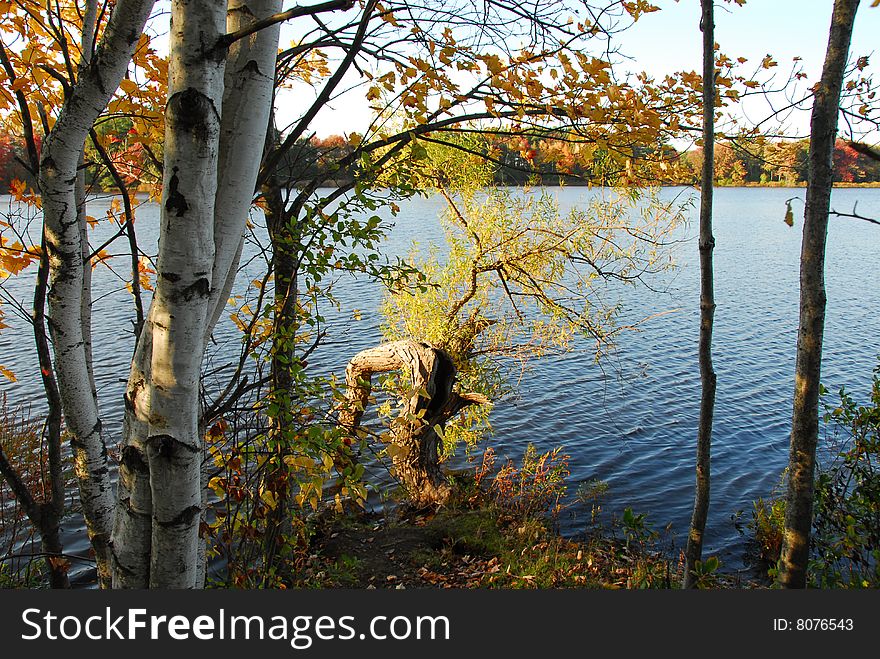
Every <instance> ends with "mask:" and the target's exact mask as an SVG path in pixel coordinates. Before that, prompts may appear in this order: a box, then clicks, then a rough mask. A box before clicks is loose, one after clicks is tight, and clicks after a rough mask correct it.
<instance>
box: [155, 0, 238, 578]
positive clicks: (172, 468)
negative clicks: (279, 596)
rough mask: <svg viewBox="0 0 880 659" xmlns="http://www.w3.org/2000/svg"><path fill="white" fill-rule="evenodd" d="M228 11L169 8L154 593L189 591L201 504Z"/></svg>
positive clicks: (187, 4)
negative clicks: (203, 393)
mask: <svg viewBox="0 0 880 659" xmlns="http://www.w3.org/2000/svg"><path fill="white" fill-rule="evenodd" d="M225 27H226V6H225V5H224V4H220V3H217V2H215V1H213V0H174V1H173V2H172V5H171V33H170V47H171V56H170V61H171V64H170V68H169V85H168V104H167V106H166V109H165V126H166V128H165V168H164V180H163V192H162V210H161V220H160V240H159V259H158V264H157V281H156V290H155V293H154V296H153V301H152V304H151V305H150V312H149V315H148V318H147V326H149V333H150V335H151V339H152V341H151V342H152V354H151V356H150V374H149V377H148V378H147V382H146V392H147V399H148V405H149V431H148V436H147V441H146V454H147V461H148V464H149V471H150V492H151V504H152V506H151V507H152V520H151V522H152V524H151V527H152V528H151V543H150V571H149V576H150V579H149V585H150V587H151V588H195V587H198V586H201V584H198V583H197V575H198V574H199V570H198V542H199V537H198V527H199V518H200V513H201V506H202V496H201V480H202V479H201V462H202V438H201V436H200V433H199V380H200V370H201V362H202V355H203V354H204V349H205V325H206V323H207V322H208V301H209V297H210V292H211V276H212V271H213V265H214V229H213V225H214V208H215V205H214V199H215V194H216V192H217V159H218V151H219V142H220V113H221V108H222V101H223V74H224V64H225V54H226V53H225V49H222V50H221V49H218V47H217V46H218V44H219V43H220V38H221V37H222V36H223V34H224V33H225Z"/></svg>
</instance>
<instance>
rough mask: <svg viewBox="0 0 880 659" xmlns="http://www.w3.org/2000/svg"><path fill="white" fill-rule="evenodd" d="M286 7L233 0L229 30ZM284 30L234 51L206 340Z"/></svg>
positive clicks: (239, 233)
mask: <svg viewBox="0 0 880 659" xmlns="http://www.w3.org/2000/svg"><path fill="white" fill-rule="evenodd" d="M281 7H282V1H281V0H230V2H229V13H228V17H227V19H226V29H227V32H228V33H229V34H234V33H236V32H239V31H241V30H244V29H247V28H249V27H251V26H253V25H255V24H257V23H258V22H259V21H260V20H263V19H266V18H269V17H270V16H273V15H275V14H277V13H278V12H280V11H281ZM280 31H281V24H280V23H278V24H276V25H273V26H271V27H268V28H264V29H262V30H260V31H258V32H255V33H254V34H251V35H250V36H248V37H245V38H243V39H239V40H238V41H236V42H234V43H233V44H232V45H231V46H230V48H229V53H228V58H227V62H226V75H225V91H224V94H223V117H222V119H221V124H220V156H219V162H218V169H217V181H218V184H217V200H216V205H215V214H214V249H215V256H214V269H213V272H212V276H211V297H210V301H209V307H208V308H209V310H210V311H209V313H210V316H209V322H208V323H207V324H206V327H205V332H206V338H207V336H210V334H211V332H212V331H213V329H214V326H215V325H216V324H217V321H218V320H219V318H220V315H221V314H222V313H223V309H224V307H225V306H226V300H227V299H228V297H229V293H230V291H231V290H232V284H233V282H234V280H235V271H236V270H237V268H238V259H239V257H240V254H241V241H242V238H243V236H244V230H245V223H246V221H247V217H248V211H249V210H250V207H251V204H252V202H253V198H254V192H255V188H256V184H257V174H258V172H259V169H260V162H261V161H262V156H263V147H264V144H265V138H266V124H267V122H268V121H269V113H270V110H271V107H272V100H273V89H274V86H275V58H276V56H277V53H278V38H279V34H280Z"/></svg>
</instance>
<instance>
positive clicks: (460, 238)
mask: <svg viewBox="0 0 880 659" xmlns="http://www.w3.org/2000/svg"><path fill="white" fill-rule="evenodd" d="M466 147H467V148H466V149H464V150H461V149H452V148H449V147H445V148H442V147H439V146H437V145H433V144H429V145H428V146H427V148H426V149H425V150H426V154H425V157H424V158H423V159H422V161H421V162H420V167H419V169H418V170H417V171H416V172H414V173H413V176H414V177H416V180H418V181H421V185H422V186H431V187H432V188H433V189H436V190H438V191H439V192H440V194H442V195H443V196H444V197H445V199H446V201H447V207H446V210H445V212H444V214H443V216H442V217H441V222H442V226H443V229H444V235H445V238H446V243H447V246H448V250H443V251H441V250H440V249H439V248H438V247H436V246H431V247H430V248H429V249H428V250H419V248H418V246H415V247H414V250H413V252H412V256H411V260H412V262H413V264H414V266H415V267H416V268H417V269H418V270H419V271H420V272H421V273H422V275H423V276H424V279H425V285H424V286H422V287H420V288H419V289H418V290H417V291H396V290H391V291H389V292H388V293H387V294H386V296H385V298H384V300H383V304H382V314H383V316H384V318H385V320H386V322H385V324H384V326H383V332H384V334H385V336H386V338H387V339H388V340H397V339H401V338H406V339H414V340H417V341H421V342H425V343H428V344H430V345H432V346H435V347H437V348H441V349H443V350H445V351H447V352H448V353H449V354H450V356H451V357H452V359H453V362H454V363H455V366H456V368H457V370H458V379H459V386H460V387H461V388H462V389H463V390H467V391H475V392H478V393H481V394H483V395H485V396H487V397H488V398H489V399H490V400H492V401H497V400H499V399H500V398H502V397H503V396H504V395H506V394H507V393H509V392H510V391H511V390H512V382H514V379H515V374H516V373H517V372H520V373H521V372H522V370H523V369H524V368H525V366H526V364H527V362H528V361H529V360H531V359H534V358H538V357H541V356H544V355H548V354H551V353H554V352H564V351H567V350H571V349H573V348H574V346H575V345H576V342H577V341H578V340H579V339H582V338H584V337H587V338H589V339H592V340H593V342H594V345H595V351H596V355H597V357H598V355H599V354H600V353H601V352H602V351H604V350H605V349H607V348H608V346H609V345H610V344H611V342H612V340H613V337H614V336H615V334H616V333H617V332H618V331H620V330H621V329H623V328H621V327H617V326H616V324H615V317H616V313H617V309H616V307H615V306H614V305H613V304H606V303H604V301H603V298H604V296H603V294H602V293H603V288H605V287H606V286H608V283H609V282H612V283H618V284H623V285H627V284H633V283H635V282H637V281H639V280H640V279H641V278H642V277H648V276H650V275H651V274H653V273H656V272H658V271H660V270H662V269H664V268H666V267H668V266H669V265H670V261H669V259H668V256H667V254H666V253H665V251H664V249H663V247H664V243H665V242H666V241H667V240H668V239H669V235H670V233H671V231H672V229H673V228H674V226H675V225H676V223H677V222H678V220H679V219H680V212H681V209H680V208H677V207H676V206H675V205H666V204H663V203H661V202H660V201H659V199H658V198H657V197H656V196H655V193H654V191H645V192H643V191H639V190H634V189H629V190H620V191H612V192H608V193H604V194H603V193H597V194H595V195H593V196H592V197H591V199H590V201H588V202H587V203H586V204H585V205H583V206H578V207H576V208H573V209H571V210H568V211H564V210H562V209H561V208H560V207H559V204H558V202H557V201H556V199H555V197H554V196H553V194H552V193H550V192H549V191H547V190H537V191H533V190H525V191H521V190H510V189H506V188H493V187H488V188H485V187H483V186H484V185H487V184H488V183H490V182H491V177H492V170H491V168H489V167H487V165H486V162H485V160H484V159H481V158H480V157H479V155H478V154H479V152H480V149H481V148H482V146H481V141H480V138H479V137H473V136H471V137H470V138H468V141H467V142H466ZM475 154H477V155H475ZM389 386H395V385H394V383H393V382H391V383H390V384H389ZM490 409H491V408H490V407H489V406H480V407H478V408H474V409H473V410H469V411H468V412H467V413H466V414H465V415H464V416H462V417H461V418H460V419H453V420H451V421H450V423H449V424H448V425H447V430H446V436H445V438H444V448H445V450H446V452H447V453H450V452H452V451H453V450H454V447H455V445H456V444H457V443H458V442H463V443H465V444H466V445H468V446H471V447H472V446H473V445H474V444H475V443H476V442H477V441H479V439H480V438H481V437H482V436H484V435H485V434H487V432H489V429H490V427H489V425H488V415H489V412H490ZM386 411H387V410H386Z"/></svg>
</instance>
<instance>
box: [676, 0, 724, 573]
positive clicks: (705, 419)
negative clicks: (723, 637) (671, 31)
mask: <svg viewBox="0 0 880 659" xmlns="http://www.w3.org/2000/svg"><path fill="white" fill-rule="evenodd" d="M701 1H702V6H703V18H702V21H701V23H700V25H701V27H702V30H703V173H702V181H701V183H700V348H699V351H700V384H701V387H702V391H701V396H700V422H699V427H698V428H697V464H696V474H697V480H696V487H695V495H694V511H693V516H692V518H691V528H690V533H689V534H688V542H687V549H686V550H685V570H684V583H683V587H684V588H693V587H694V586H695V579H694V576H695V575H694V569H695V567H696V563H697V561H699V560H700V559H701V558H702V555H703V534H704V532H705V530H706V519H707V517H708V514H709V485H710V454H711V447H712V418H713V416H714V414H715V389H716V376H715V368H714V367H713V365H712V329H713V326H714V323H715V281H714V271H713V265H712V253H713V251H714V249H715V236H713V235H712V192H713V189H714V179H715V167H714V164H715V15H714V14H715V12H714V5H713V0H701Z"/></svg>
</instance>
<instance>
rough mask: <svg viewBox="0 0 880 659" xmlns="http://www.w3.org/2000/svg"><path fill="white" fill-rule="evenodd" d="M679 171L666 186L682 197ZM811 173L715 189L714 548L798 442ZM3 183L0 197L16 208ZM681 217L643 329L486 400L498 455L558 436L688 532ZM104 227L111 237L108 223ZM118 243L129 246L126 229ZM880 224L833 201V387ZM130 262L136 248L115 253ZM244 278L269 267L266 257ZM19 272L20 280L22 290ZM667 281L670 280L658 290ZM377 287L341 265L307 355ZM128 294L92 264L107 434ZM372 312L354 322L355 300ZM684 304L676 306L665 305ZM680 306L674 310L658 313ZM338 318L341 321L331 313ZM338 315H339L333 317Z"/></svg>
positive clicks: (364, 329) (232, 341) (75, 538)
mask: <svg viewBox="0 0 880 659" xmlns="http://www.w3.org/2000/svg"><path fill="white" fill-rule="evenodd" d="M680 192H681V190H680V189H669V190H664V191H663V194H664V196H667V195H668V196H669V197H670V198H672V196H673V195H675V194H678V193H680ZM796 192H797V193H799V194H800V195H801V196H802V195H803V191H792V190H785V189H760V188H741V189H734V188H722V189H719V190H717V191H716V200H715V226H716V230H715V234H716V243H717V246H716V250H715V267H716V274H715V286H716V292H715V295H716V300H717V303H718V308H717V311H716V314H715V339H714V362H715V368H716V370H717V374H718V393H717V403H716V414H715V426H714V435H713V438H714V439H713V448H712V454H713V460H712V504H711V508H710V511H709V524H708V530H707V534H706V546H705V550H706V552H707V553H708V554H719V555H720V556H721V558H722V560H723V562H724V564H725V565H726V566H728V567H736V566H737V565H739V564H740V563H741V561H742V558H743V550H744V540H743V538H742V537H741V536H740V534H739V532H738V531H737V530H736V528H735V526H734V524H733V522H732V520H731V516H732V515H734V514H735V513H736V512H737V511H740V510H744V511H745V514H746V516H748V515H749V512H750V510H751V502H752V501H753V500H754V499H755V498H757V497H759V496H766V495H767V494H768V493H770V491H771V490H772V489H773V488H774V486H776V485H777V483H778V482H779V478H780V474H781V472H782V469H783V468H784V466H785V463H786V460H787V451H788V428H789V424H790V415H791V398H792V386H793V385H792V384H791V380H792V374H793V372H794V355H795V342H796V336H797V322H798V258H799V251H800V222H798V223H796V225H795V228H794V229H791V228H789V227H787V226H786V225H785V224H784V223H783V221H782V219H783V217H784V213H785V205H784V200H785V199H787V198H789V197H791V196H793V195H794V194H795V193H796ZM554 194H556V195H558V198H559V201H560V204H561V205H562V206H564V207H565V206H570V205H574V204H579V203H584V201H585V200H586V199H587V195H589V194H591V193H590V192H589V191H588V190H585V189H581V188H566V189H561V190H555V191H554ZM855 201H858V203H859V212H860V213H861V214H864V215H868V216H874V217H880V190H873V189H851V190H837V191H835V193H834V198H833V205H834V206H835V207H837V208H839V209H840V210H844V209H849V208H852V206H853V203H854V202H855ZM7 205H8V201H7V200H2V201H0V208H6V207H7ZM107 205H108V202H103V201H96V202H94V203H93V204H92V206H91V208H90V211H89V212H90V214H91V215H94V216H97V217H100V216H102V215H103V213H104V211H105V209H106V207H107ZM442 207H443V201H442V199H438V198H429V199H422V198H417V199H414V200H412V201H411V202H409V203H407V204H405V205H404V206H403V208H402V212H401V214H400V215H399V216H398V217H397V218H396V219H395V228H394V229H393V231H392V232H391V234H390V235H389V237H388V241H387V245H386V251H387V253H389V254H401V255H402V254H405V253H406V252H408V251H409V249H410V246H411V244H412V242H413V241H417V242H419V243H420V244H423V245H427V244H430V243H432V242H434V243H442V234H441V232H440V228H439V225H438V223H437V220H436V217H437V214H438V212H439V211H440V210H441V209H442ZM692 215H693V220H692V222H693V223H692V224H691V225H689V226H686V227H683V228H682V230H681V234H680V237H681V238H682V239H684V240H683V242H681V243H680V244H678V245H677V246H676V248H675V260H676V262H677V264H678V267H677V268H676V270H674V271H673V272H669V273H664V274H663V275H662V276H659V277H657V278H656V279H655V280H653V281H652V282H651V283H652V288H653V289H655V290H654V291H650V290H647V289H646V288H643V287H635V288H629V287H628V288H625V289H623V290H621V291H620V294H621V295H622V298H621V301H622V304H623V307H622V317H623V318H624V319H625V320H627V321H635V320H640V319H643V318H646V317H649V316H653V315H654V314H660V315H657V316H655V317H652V318H651V319H650V320H648V321H647V322H645V323H643V324H641V325H640V329H639V331H638V332H627V333H624V334H623V335H621V336H620V338H619V345H618V349H617V350H616V351H615V352H614V353H613V354H612V355H610V356H609V357H608V358H607V359H606V360H604V361H603V362H602V363H600V364H598V365H597V364H595V363H594V362H593V355H592V351H591V349H590V348H591V347H590V346H589V345H584V347H583V350H579V351H575V352H572V353H569V354H565V355H560V356H553V357H548V358H545V359H543V360H541V361H539V362H536V363H534V364H533V366H532V368H531V370H529V371H528V372H527V373H526V374H525V376H524V377H523V379H522V382H521V386H520V389H519V392H518V394H517V395H516V396H514V397H511V398H510V399H508V400H504V401H502V402H500V403H499V404H498V405H497V406H496V407H495V409H494V412H493V425H494V427H495V431H496V434H495V437H494V439H493V440H492V441H493V442H494V445H495V448H496V450H497V452H498V453H499V455H500V456H501V457H504V456H509V457H512V458H514V459H517V458H518V457H520V456H521V455H522V453H523V452H524V450H525V447H526V445H527V444H528V443H534V444H536V445H537V447H538V448H539V449H540V450H549V449H551V448H554V447H556V446H559V445H562V446H563V447H564V450H565V452H566V453H568V454H569V455H570V456H571V468H572V477H571V483H572V487H571V488H570V491H571V492H572V493H573V492H574V490H575V489H576V484H577V483H578V482H579V481H584V480H587V479H590V478H598V479H601V480H604V481H606V482H607V483H608V484H609V486H610V488H609V492H608V494H607V495H606V497H605V499H604V508H605V510H606V511H616V512H618V513H619V512H620V511H621V510H622V509H623V508H624V507H627V506H630V507H632V508H633V509H634V510H636V511H637V512H647V513H648V514H649V521H651V522H652V523H653V525H654V527H655V528H657V529H662V528H663V527H665V526H666V525H667V524H670V523H671V525H672V528H673V530H674V533H675V535H676V538H677V543H678V545H679V546H680V545H681V544H682V543H683V542H684V539H685V537H686V529H687V524H688V522H689V519H690V511H691V506H692V503H693V473H692V472H693V461H694V452H695V441H696V427H697V416H698V401H699V374H698V367H697V342H698V328H699V308H698V304H699V283H698V274H699V273H698V255H697V245H696V241H695V240H694V239H693V236H695V235H696V226H695V223H696V212H694V213H692ZM138 217H139V219H138V225H137V226H138V230H139V233H140V237H141V241H142V244H143V246H144V247H145V249H146V250H147V251H155V241H156V235H155V232H156V227H157V221H156V220H157V207H156V206H155V205H145V206H143V207H142V208H141V210H140V211H139V216H138ZM97 231H98V233H96V234H95V235H94V236H93V240H94V241H95V242H96V243H97V242H98V241H100V240H101V239H102V236H101V234H100V231H101V229H98V230H97ZM119 249H122V247H120V248H119ZM878 262H880V230H878V229H877V227H876V226H873V225H871V224H868V223H865V222H859V221H857V220H849V219H840V218H833V219H832V222H831V228H830V231H829V237H828V257H827V268H826V284H827V289H828V314H827V319H826V339H825V359H824V362H823V376H822V379H823V383H824V384H825V386H826V387H827V388H828V389H829V390H830V391H836V390H837V389H838V388H839V387H840V386H841V385H844V384H845V385H846V386H847V387H848V388H849V389H850V390H851V391H852V392H853V393H854V394H855V395H856V397H857V398H858V397H859V396H861V395H863V393H862V392H864V391H866V386H867V385H868V383H869V382H870V372H871V369H872V367H873V366H874V365H875V363H876V359H877V355H878V353H880V338H878V337H880V318H878V314H877V309H880V286H878V277H877V272H876V264H877V263H878ZM116 265H117V266H118V267H119V268H120V269H122V270H121V271H122V272H124V268H125V267H126V262H125V261H124V260H122V259H120V260H119V261H118V263H117V264H116ZM248 268H249V270H250V271H249V272H245V273H244V274H243V276H242V277H240V278H239V281H240V282H246V281H249V280H250V279H253V278H255V277H256V276H258V275H259V264H258V263H253V264H251V265H250V266H248ZM27 283H30V282H29V281H27V280H24V281H22V282H15V281H10V282H7V283H6V288H7V290H8V291H9V292H10V293H12V294H16V293H21V291H22V290H24V289H23V288H21V286H22V285H23V284H27ZM16 286H19V289H18V290H16V288H15V287H16ZM658 291H659V292H658ZM381 294H382V291H381V288H380V287H379V286H378V285H376V284H374V283H372V282H369V281H365V280H363V279H357V278H353V277H344V278H342V279H341V280H340V281H339V282H338V283H337V285H336V287H335V295H336V297H337V298H338V299H339V300H340V301H341V303H342V305H343V309H341V310H340V311H339V312H335V311H330V312H328V313H326V314H325V315H326V316H327V318H328V325H327V328H328V330H329V331H330V335H329V342H328V344H327V345H326V346H324V348H322V350H320V351H319V353H317V354H316V355H314V356H313V358H312V359H310V363H311V367H312V368H316V369H319V370H321V371H326V372H330V371H335V372H339V373H341V372H342V371H343V369H344V367H345V363H346V360H347V358H348V357H350V356H351V355H353V354H354V353H355V352H357V351H358V350H361V349H363V348H365V347H368V346H370V345H373V344H375V343H376V342H377V341H379V340H380V331H379V325H380V318H379V317H378V314H377V313H376V309H377V307H378V303H379V300H380V299H381ZM4 308H5V309H6V322H7V323H8V324H9V325H10V327H9V328H7V329H5V330H3V331H2V332H0V364H3V365H4V366H6V367H9V368H12V369H13V370H14V371H16V373H18V374H19V376H20V380H19V382H18V383H14V384H12V383H8V382H5V381H4V382H2V384H0V388H2V391H4V392H7V393H8V394H9V398H10V402H11V403H31V402H32V403H33V404H34V406H35V407H38V406H39V398H38V395H39V388H38V387H36V386H35V382H36V380H35V379H34V378H32V377H31V376H30V374H33V373H35V372H36V368H35V360H34V357H33V355H32V352H31V351H30V343H29V342H28V337H29V336H30V335H29V332H28V328H27V325H26V324H25V323H24V321H23V320H21V319H17V318H16V317H15V316H14V314H12V313H11V311H10V308H9V306H8V305H6V306H5V307H4ZM129 308H130V305H129V300H128V294H127V292H126V291H125V290H124V284H123V283H122V282H121V280H120V279H119V277H117V276H115V275H114V274H113V273H112V272H110V271H108V270H105V269H99V270H96V271H95V311H94V314H95V321H96V322H95V323H94V334H95V336H94V343H95V346H96V349H95V355H96V363H95V367H96V377H97V381H98V386H99V389H100V393H101V409H102V412H103V414H104V417H105V428H106V429H107V433H108V437H109V438H110V440H111V441H113V440H115V438H116V437H117V436H118V433H119V424H120V418H121V407H122V406H121V403H122V398H121V394H122V389H123V386H124V378H125V376H126V371H127V367H128V360H129V359H130V355H131V347H132V334H131V324H130V321H129V311H128V310H129ZM354 308H357V309H359V310H360V311H361V312H362V320H361V321H360V322H351V320H350V319H351V311H352V309H354ZM671 310H673V311H671ZM666 311H671V312H670V313H661V312H666ZM334 320H336V321H337V323H336V324H335V325H334ZM340 320H344V322H338V321H340ZM215 339H216V345H215V346H213V347H212V351H213V354H214V357H213V362H214V363H215V364H216V363H221V362H222V361H223V358H224V357H234V356H236V355H237V353H238V349H239V341H238V336H237V334H236V330H235V328H234V327H233V326H232V324H231V323H228V322H227V323H224V324H221V326H220V327H218V330H217V333H216V336H215ZM568 512H569V513H571V514H570V515H569V514H566V516H565V517H564V518H563V519H562V520H561V524H562V527H563V530H564V531H566V532H568V533H577V532H578V531H579V530H581V529H583V527H584V524H585V520H586V519H588V518H589V514H588V511H586V510H584V509H583V507H582V506H579V505H578V504H576V503H575V504H573V505H572V507H571V508H570V509H569V511H568ZM64 536H65V537H64V542H65V546H66V547H67V549H68V551H69V552H70V553H72V554H83V553H86V552H87V550H88V547H87V541H86V538H85V533H84V531H83V529H82V528H81V527H80V526H78V525H77V524H75V523H74V524H70V525H68V527H67V528H66V529H65V533H64Z"/></svg>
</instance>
